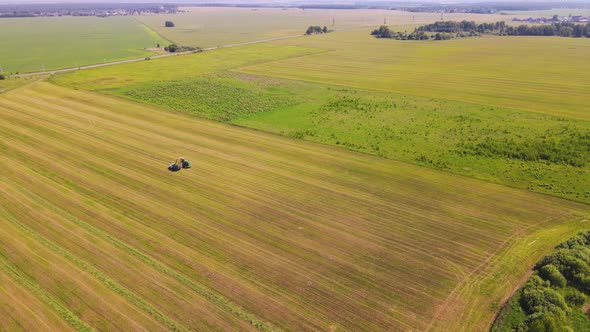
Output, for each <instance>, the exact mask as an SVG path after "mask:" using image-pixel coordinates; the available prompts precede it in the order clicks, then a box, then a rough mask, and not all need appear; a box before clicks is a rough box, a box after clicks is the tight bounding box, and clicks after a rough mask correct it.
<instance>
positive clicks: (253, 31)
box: [138, 7, 507, 47]
mask: <svg viewBox="0 0 590 332" xmlns="http://www.w3.org/2000/svg"><path fill="white" fill-rule="evenodd" d="M180 9H181V10H183V11H185V12H183V13H179V14H175V15H143V16H139V17H138V19H139V20H140V21H141V22H143V23H145V24H146V25H147V26H149V27H150V28H151V29H153V30H154V31H157V32H158V33H160V34H161V35H163V36H165V37H166V38H168V39H170V40H173V41H175V42H177V43H179V44H182V45H191V46H200V47H215V46H224V45H231V44H238V43H243V42H249V41H254V40H261V39H269V38H277V37H284V36H293V35H295V36H297V35H303V34H304V33H305V30H306V29H307V27H308V26H310V25H319V26H327V27H328V28H329V29H331V30H340V29H352V28H360V27H373V26H379V25H380V24H383V22H387V23H388V24H393V25H407V24H424V23H432V22H434V21H436V20H439V19H440V14H438V13H409V12H403V11H398V10H374V9H371V10H363V9H354V10H347V9H331V10H330V9H299V8H225V7H223V8H220V7H181V8H180ZM445 19H452V20H463V19H466V20H474V21H479V22H483V21H494V22H495V21H503V20H506V19H507V16H500V15H480V14H445ZM167 20H170V21H173V22H174V24H175V27H174V28H166V27H164V22H165V21H167Z"/></svg>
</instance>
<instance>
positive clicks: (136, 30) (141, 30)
mask: <svg viewBox="0 0 590 332" xmlns="http://www.w3.org/2000/svg"><path fill="white" fill-rule="evenodd" d="M0 40H2V47H0V67H1V68H2V70H4V72H5V73H16V72H20V73H23V72H34V71H41V70H43V69H57V68H68V67H78V66H82V65H88V64H95V63H103V62H109V61H114V60H122V59H129V58H138V57H143V56H146V55H150V54H152V53H151V52H149V51H146V50H144V48H153V47H156V45H157V44H158V43H162V45H164V44H166V43H168V42H167V41H166V40H165V39H164V38H162V37H160V36H159V35H158V34H156V33H155V32H154V31H152V30H151V29H149V28H147V27H146V26H145V25H143V24H141V23H139V22H138V21H137V20H135V19H134V18H132V17H122V16H118V17H109V18H98V17H39V18H10V19H0Z"/></svg>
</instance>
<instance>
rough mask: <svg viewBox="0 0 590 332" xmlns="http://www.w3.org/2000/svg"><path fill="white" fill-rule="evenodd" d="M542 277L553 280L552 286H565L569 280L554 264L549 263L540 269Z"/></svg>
mask: <svg viewBox="0 0 590 332" xmlns="http://www.w3.org/2000/svg"><path fill="white" fill-rule="evenodd" d="M539 275H540V276H541V278H543V279H545V280H548V281H549V282H551V286H555V287H565V285H566V284H567V280H566V279H565V277H564V276H563V275H562V274H561V272H559V270H558V269H557V268H556V267H555V265H553V264H547V265H545V266H543V267H542V268H541V269H540V270H539Z"/></svg>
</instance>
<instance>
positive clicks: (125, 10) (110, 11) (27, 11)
mask: <svg viewBox="0 0 590 332" xmlns="http://www.w3.org/2000/svg"><path fill="white" fill-rule="evenodd" d="M177 12H178V7H177V6H176V5H170V4H117V5H114V4H103V5H101V4H93V5H89V4H58V5H53V4H48V5H42V4H35V5H34V4H25V5H0V18H9V17H51V16H97V17H109V16H129V15H142V14H176V13H177Z"/></svg>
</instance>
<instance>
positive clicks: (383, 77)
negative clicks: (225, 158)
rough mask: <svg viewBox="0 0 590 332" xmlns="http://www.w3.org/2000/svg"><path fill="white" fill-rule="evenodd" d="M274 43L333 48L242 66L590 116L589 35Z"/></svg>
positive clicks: (347, 37) (354, 37)
mask: <svg viewBox="0 0 590 332" xmlns="http://www.w3.org/2000/svg"><path fill="white" fill-rule="evenodd" d="M274 44H277V45H280V46H286V45H288V46H298V47H305V48H317V49H323V50H327V51H328V52H323V53H317V54H313V55H310V56H305V57H297V58H292V59H285V60H281V61H273V62H267V63H261V64H256V65H252V66H248V67H244V68H240V69H238V71H241V72H245V73H250V74H258V75H265V76H273V77H282V78H289V79H295V80H304V81H312V82H320V83H329V84H336V85H343V86H349V87H355V88H365V89H372V90H380V91H391V92H398V93H404V94H410V95H417V96H426V97H432V98H443V99H449V100H457V101H462V102H469V103H475V104H481V105H492V106H502V107H509V108H516V109H521V110H527V111H534V112H542V113H547V114H552V115H557V116H565V117H571V118H577V119H583V120H590V105H589V104H588V91H587V90H588V86H590V78H589V77H588V76H587V75H584V74H583V72H584V68H587V57H588V54H590V39H588V38H561V37H544V38H538V37H485V38H464V39H454V40H449V41H443V42H435V41H421V42H419V41H397V40H386V39H376V38H374V37H372V36H370V35H369V30H355V31H343V32H338V33H334V34H328V35H322V36H310V37H306V38H298V39H289V40H283V41H277V42H274ZM367 50H370V52H368V51H367ZM293 68H297V70H293Z"/></svg>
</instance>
